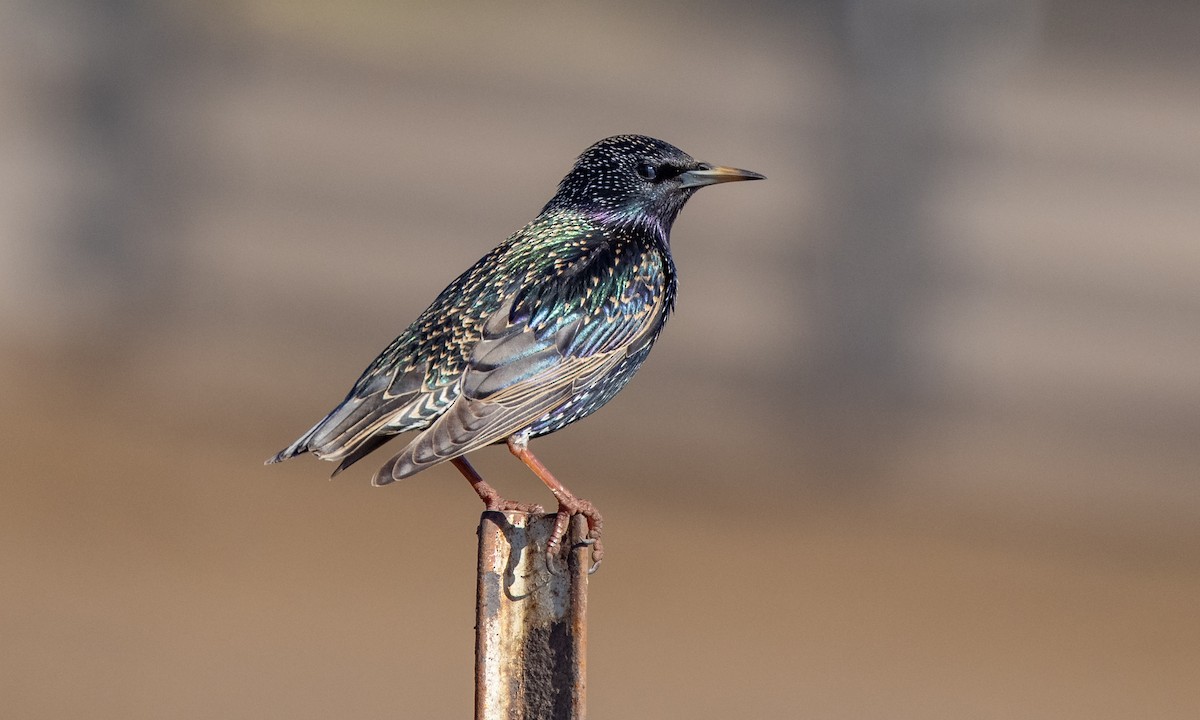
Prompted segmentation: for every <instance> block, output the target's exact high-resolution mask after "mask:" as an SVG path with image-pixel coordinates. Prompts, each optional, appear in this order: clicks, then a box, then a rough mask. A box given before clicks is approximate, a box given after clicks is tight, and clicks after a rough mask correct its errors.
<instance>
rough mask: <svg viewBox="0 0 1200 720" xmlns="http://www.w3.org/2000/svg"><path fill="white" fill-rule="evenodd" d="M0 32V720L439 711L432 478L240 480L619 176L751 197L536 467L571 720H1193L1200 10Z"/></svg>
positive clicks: (174, 19)
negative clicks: (584, 532)
mask: <svg viewBox="0 0 1200 720" xmlns="http://www.w3.org/2000/svg"><path fill="white" fill-rule="evenodd" d="M2 14H3V16H4V21H3V22H2V23H0V153H2V157H3V160H4V161H3V162H2V163H0V382H2V385H3V388H4V390H3V392H2V394H0V397H2V398H3V404H4V413H3V416H2V417H3V419H2V420H0V422H2V423H3V426H2V431H3V432H2V437H3V438H4V441H5V445H6V449H7V452H6V460H5V463H4V466H5V469H4V471H3V473H0V583H2V584H0V648H2V650H0V716H3V717H5V718H75V717H88V718H121V719H130V718H180V719H184V718H276V717H278V718H284V717H286V718H332V717H355V718H390V717H420V718H462V717H468V716H469V714H470V712H471V707H472V700H471V672H472V648H473V645H472V637H473V631H472V623H473V603H474V596H473V592H474V590H473V582H474V573H473V568H474V552H475V550H474V543H475V536H474V529H475V524H476V521H477V517H478V513H479V510H480V508H479V507H478V500H477V499H476V498H475V496H474V494H473V493H471V492H470V490H469V488H468V487H467V485H466V483H464V482H463V481H462V480H461V479H460V478H459V477H458V475H457V473H455V472H454V471H453V470H452V469H447V468H436V469H433V470H431V471H429V472H426V473H423V474H421V475H419V476H417V477H415V478H412V479H411V480H409V481H406V482H404V483H401V484H399V485H396V486H392V487H389V488H387V489H374V488H371V487H369V485H368V479H369V477H370V475H371V473H372V471H373V469H374V467H375V466H377V465H378V463H379V462H382V461H383V459H385V456H384V455H383V454H382V453H381V455H380V457H378V458H377V459H376V458H372V459H370V460H368V461H365V462H363V463H361V464H360V465H359V466H356V467H355V468H354V469H353V470H352V471H350V472H347V473H346V474H345V475H343V476H341V477H339V478H338V480H337V481H336V482H332V483H331V482H328V481H326V479H325V478H326V477H327V474H328V473H329V471H330V470H331V469H332V466H330V465H328V464H325V463H318V462H316V461H314V460H312V459H311V458H302V459H298V460H294V461H291V462H289V463H287V464H285V465H282V466H273V467H269V468H268V467H263V466H262V464H261V463H262V460H263V459H264V458H266V457H267V456H269V455H270V454H272V453H274V452H275V451H276V450H278V449H279V448H280V447H282V446H283V445H285V444H286V443H288V442H290V441H291V440H292V439H293V438H294V437H296V436H297V435H298V434H299V433H300V432H302V431H303V430H304V429H305V428H307V427H308V426H309V425H311V424H312V423H313V422H314V421H316V420H317V419H318V418H319V417H320V416H321V415H322V414H323V413H324V412H325V411H327V410H328V409H329V408H330V407H331V406H332V405H333V403H335V402H336V401H337V400H339V399H340V398H341V397H342V394H343V393H344V392H345V390H346V389H347V388H348V386H349V384H350V383H351V382H352V381H353V380H354V378H355V377H356V376H357V374H358V373H359V371H360V370H361V369H362V368H363V366H365V364H366V363H367V362H368V361H370V359H371V358H372V357H374V355H375V353H376V352H377V351H379V350H380V349H381V348H382V347H383V346H384V345H385V344H386V343H387V342H388V341H389V340H391V338H392V337H393V336H394V335H395V334H397V333H398V332H399V331H400V330H401V329H402V328H403V327H404V325H406V324H407V322H408V321H409V320H411V319H412V318H413V317H415V316H416V314H417V313H418V312H420V310H421V309H422V308H423V307H424V306H425V303H427V302H428V301H429V300H430V299H432V297H433V296H434V295H435V294H436V293H437V292H438V291H439V290H440V289H441V288H442V287H443V286H444V285H445V284H446V283H447V282H448V281H449V280H450V279H452V278H453V277H454V276H455V275H456V274H457V273H458V272H459V271H461V270H462V269H464V268H466V267H467V266H468V265H469V264H470V263H471V262H473V261H474V260H475V259H476V258H477V257H478V256H480V255H481V254H482V253H484V252H485V251H486V250H487V249H489V248H490V247H491V246H492V245H494V244H495V243H497V242H499V241H500V240H501V239H502V238H503V237H504V236H506V235H507V234H508V233H510V232H512V231H513V230H515V229H516V228H518V227H519V226H520V225H522V224H523V223H524V222H525V221H527V220H528V219H529V218H531V217H532V215H533V214H534V213H535V212H536V211H537V210H538V208H540V207H541V205H542V203H544V202H545V200H546V199H547V198H548V197H549V196H550V194H551V193H552V191H553V189H554V187H555V184H556V183H557V181H558V180H559V178H560V177H561V176H562V175H563V174H564V173H565V172H566V170H567V169H568V168H569V167H570V164H571V161H572V159H573V158H574V157H575V156H576V155H577V154H578V153H579V152H580V151H581V150H583V148H584V147H586V146H587V145H588V144H590V143H591V142H593V141H595V140H597V139H599V138H601V137H604V136H606V135H610V134H614V133H622V132H641V133H646V134H650V135H655V136H658V137H662V138H663V139H666V140H668V141H670V142H673V143H675V144H677V145H679V146H681V147H682V148H684V149H685V150H687V151H689V152H691V153H692V154H694V155H696V156H697V157H699V158H701V159H705V160H709V161H713V162H719V163H723V164H730V165H735V166H738V167H746V168H750V169H753V170H757V171H760V172H762V173H764V174H766V175H767V176H768V177H769V178H770V179H769V180H768V181H767V182H763V183H753V184H746V185H740V186H729V187H722V188H719V189H713V190H706V191H705V192H703V193H701V194H700V195H699V196H698V197H697V198H696V199H694V200H693V201H692V203H691V204H690V205H689V207H688V208H687V210H686V211H685V212H684V213H683V216H682V217H681V219H680V220H679V222H678V223H677V224H676V227H675V233H674V247H675V252H676V256H677V260H678V263H679V268H680V273H681V276H682V286H681V295H680V298H679V305H678V311H677V314H676V316H675V318H674V319H673V320H672V322H671V323H670V325H669V326H668V328H667V331H666V332H665V334H664V336H663V338H662V340H661V341H660V343H659V346H658V349H657V350H656V351H655V353H654V355H653V357H652V358H651V360H650V361H649V363H648V364H647V366H646V368H645V369H644V370H643V371H642V373H641V374H640V375H639V377H638V378H637V379H636V380H635V381H634V382H633V383H632V384H631V386H630V387H629V389H628V390H627V391H626V392H625V393H624V394H622V395H621V396H620V397H619V398H618V399H617V400H615V401H614V402H613V403H612V405H611V406H610V407H608V408H606V409H605V410H604V411H603V412H601V413H599V414H597V415H596V416H594V417H593V418H591V419H589V420H588V421H587V422H585V423H581V424H579V425H576V426H573V427H572V428H570V429H568V430H566V431H564V432H562V433H559V434H557V435H554V436H552V437H549V438H545V439H542V440H539V441H537V444H536V447H537V448H538V451H539V454H540V455H542V457H543V459H545V460H546V462H547V463H548V464H549V465H550V467H551V468H553V469H555V471H556V472H557V473H558V474H559V476H560V477H561V478H563V479H564V480H565V481H566V482H567V484H568V485H569V486H571V487H572V488H573V489H575V490H576V491H577V492H578V493H580V494H581V495H583V496H585V497H589V498H590V499H592V500H593V501H595V502H596V503H597V504H598V505H599V506H600V508H601V509H602V510H603V511H604V512H605V517H606V520H607V534H606V545H607V551H608V559H607V560H606V561H605V564H604V566H603V568H602V569H601V571H600V572H599V573H598V574H597V575H595V576H594V577H593V580H592V585H591V615H590V627H591V648H590V653H591V654H590V657H589V680H590V693H589V698H590V709H591V714H592V716H593V717H595V718H643V717H645V718H729V717H731V716H733V717H746V718H750V717H763V718H767V717H772V718H776V717H778V718H788V717H797V718H801V717H804V718H808V717H812V718H847V719H863V718H879V719H881V720H896V719H908V718H911V719H913V720H918V719H920V720H925V719H929V718H1068V717H1074V718H1092V719H1095V718H1114V719H1117V718H1121V719H1125V718H1158V719H1167V718H1180V719H1183V718H1196V717H1200V611H1198V609H1200V484H1198V480H1200V443H1198V442H1197V439H1198V436H1200V362H1198V360H1200V202H1198V195H1200V85H1198V84H1197V83H1196V69H1197V67H1200V44H1198V43H1197V42H1196V38H1197V36H1198V34H1200V5H1197V4H1196V3H1193V2H1186V1H1184V0H1180V1H1179V2H1165V1H1161V0H1156V1H1152V2H1144V3H1136V4H1135V3H1121V2H1089V1H1086V0H1042V1H1040V2H1039V1H1036V0H970V1H968V2H962V1H957V0H899V1H896V0H890V1H889V0H857V1H853V0H846V1H845V2H836V1H834V0H829V1H828V2H809V3H803V2H796V3H792V2H760V3H755V2H747V3H738V4H732V3H731V4H724V3H715V2H688V3H685V2H668V1H660V2H638V3H633V2H628V3H620V4H612V3H580V4H571V5H566V4H556V3H525V4H521V5H503V4H492V5H487V6H486V7H477V6H470V5H455V4H447V3H409V2H383V1H382V0H353V1H351V2H345V3H318V2H312V1H311V0H304V1H303V2H294V1H293V2H283V1H281V0H250V1H248V2H220V3H200V2H182V1H181V2H158V3H155V2H148V1H139V0H55V1H54V2H41V1H39V0H13V1H12V2H10V3H9V4H8V5H7V6H6V7H5V8H4V10H3V13H2ZM477 465H478V466H479V467H480V469H481V471H483V472H484V474H485V475H486V476H488V477H489V478H491V479H492V481H493V482H494V484H496V485H497V486H499V487H500V488H501V489H502V490H504V491H506V493H507V494H510V495H512V496H514V497H520V498H523V499H538V500H542V501H544V502H550V498H549V496H548V494H547V493H546V492H545V491H544V490H543V489H542V488H540V486H539V484H538V483H537V482H536V480H534V479H533V478H532V477H531V476H530V475H529V474H528V473H527V472H526V471H525V470H524V469H523V468H522V467H521V466H520V465H519V463H516V462H515V461H514V460H512V459H511V458H510V457H508V455H507V453H505V452H503V451H502V450H499V449H490V450H487V451H484V452H482V453H480V455H479V456H478V462H477Z"/></svg>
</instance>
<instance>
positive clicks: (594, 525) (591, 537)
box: [546, 493, 604, 575]
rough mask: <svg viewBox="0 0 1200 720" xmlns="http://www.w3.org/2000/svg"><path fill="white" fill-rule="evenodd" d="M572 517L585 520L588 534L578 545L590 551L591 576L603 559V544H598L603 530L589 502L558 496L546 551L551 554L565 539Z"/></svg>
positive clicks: (601, 518)
mask: <svg viewBox="0 0 1200 720" xmlns="http://www.w3.org/2000/svg"><path fill="white" fill-rule="evenodd" d="M556 494H558V493H556ZM573 515H582V516H583V517H584V518H585V519H586V520H587V524H588V533H587V535H586V536H584V538H583V539H582V540H580V541H579V544H581V545H586V546H589V547H591V549H592V564H591V566H590V567H589V568H588V574H589V575H591V574H592V573H594V572H596V570H597V568H599V567H600V561H601V560H603V559H604V544H603V543H601V542H600V533H601V532H603V530H604V518H603V517H601V515H600V511H599V510H597V509H596V506H595V505H593V504H592V503H591V502H590V501H588V500H581V499H579V498H577V497H574V496H570V495H566V496H564V495H559V498H558V512H557V513H556V517H555V518H554V529H553V530H552V531H551V533H550V543H549V546H548V547H547V548H546V551H547V552H549V553H553V552H554V550H555V548H557V547H558V546H559V544H560V543H561V542H562V541H563V540H565V539H566V536H567V530H568V528H569V526H570V522H571V517H572V516H573Z"/></svg>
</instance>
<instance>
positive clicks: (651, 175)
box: [637, 163, 658, 182]
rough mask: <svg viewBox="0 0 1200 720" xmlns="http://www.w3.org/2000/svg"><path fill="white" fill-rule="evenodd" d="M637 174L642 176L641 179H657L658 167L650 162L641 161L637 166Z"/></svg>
mask: <svg viewBox="0 0 1200 720" xmlns="http://www.w3.org/2000/svg"><path fill="white" fill-rule="evenodd" d="M637 174H638V175H640V176H642V179H644V180H650V181H652V182H653V181H654V180H657V179H658V168H656V167H654V166H653V165H651V164H650V163H642V164H640V165H638V166H637Z"/></svg>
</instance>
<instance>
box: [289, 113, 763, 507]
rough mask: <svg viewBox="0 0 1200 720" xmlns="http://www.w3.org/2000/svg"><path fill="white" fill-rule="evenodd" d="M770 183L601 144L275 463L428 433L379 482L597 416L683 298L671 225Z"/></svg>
mask: <svg viewBox="0 0 1200 720" xmlns="http://www.w3.org/2000/svg"><path fill="white" fill-rule="evenodd" d="M759 177H761V176H760V175H757V174H756V173H751V172H748V171H743V170H734V169H732V168H714V167H712V166H710V165H707V164H705V163H698V162H696V161H695V160H694V159H692V158H691V157H690V156H689V155H687V154H686V153H684V152H683V151H681V150H679V149H678V148H675V147H673V146H671V145H669V144H667V143H664V142H662V141H661V140H654V139H652V138H647V137H643V136H638V135H625V136H617V137H612V138H608V139H606V140H602V141H600V142H599V143H596V144H595V145H593V146H592V147H591V148H589V149H588V150H587V151H585V152H584V153H583V155H581V156H580V158H579V160H578V161H577V162H576V164H575V167H574V168H573V169H572V170H571V172H570V173H569V174H568V175H567V176H566V177H565V178H563V181H562V182H561V183H560V185H559V188H558V192H557V193H556V194H555V196H554V197H553V198H552V199H551V200H550V202H549V203H547V205H546V207H545V208H543V210H542V212H541V213H540V214H539V215H538V216H537V218H535V219H534V220H533V221H532V222H530V223H529V224H528V225H526V226H525V227H524V228H522V229H521V230H519V231H518V232H516V233H515V234H513V235H512V236H511V237H509V238H508V239H507V240H506V241H504V242H503V243H501V244H500V245H499V246H497V247H496V248H495V249H493V250H492V251H491V252H489V253H488V254H487V255H485V256H484V257H483V258H481V259H480V260H479V261H478V262H477V263H475V265H473V266H472V267H471V268H470V269H468V270H467V271H466V272H464V273H463V274H462V275H460V276H459V277H458V278H457V279H456V280H455V281H454V282H452V283H451V284H450V285H449V286H448V287H447V288H446V289H445V290H443V291H442V292H441V294H439V295H438V297H437V298H436V299H435V300H434V301H433V303H432V304H431V305H430V306H429V308H428V309H426V310H425V312H423V313H422V314H421V316H420V317H418V318H417V319H416V321H415V322H413V323H412V325H410V326H409V327H408V329H407V330H405V331H404V333H402V334H401V335H400V336H399V337H398V338H396V340H394V341H393V342H392V344H391V345H389V346H388V347H387V349H385V350H384V351H383V353H381V354H380V355H379V357H377V358H376V359H375V360H374V361H373V362H372V363H371V364H370V366H368V367H367V369H366V370H365V371H364V372H363V374H362V376H361V377H359V379H358V381H357V382H356V383H355V384H354V387H353V388H352V389H351V391H350V393H349V394H348V395H347V396H346V398H345V400H343V401H342V403H341V404H340V405H338V407H336V408H335V409H334V410H333V411H332V412H331V413H330V414H329V415H328V416H326V417H325V418H324V419H323V420H322V421H321V422H319V423H317V424H316V425H315V426H314V427H313V428H312V429H311V430H309V431H308V432H307V433H305V434H304V435H303V436H301V437H300V439H298V440H297V441H296V442H295V443H293V444H292V445H291V446H289V447H288V448H286V449H284V450H283V451H281V452H280V453H279V454H278V455H276V456H275V457H273V458H271V460H269V461H268V462H278V461H280V460H284V459H286V458H289V457H292V456H294V455H297V454H300V453H303V452H312V453H313V454H315V455H317V457H320V458H322V459H325V460H334V461H339V462H340V464H339V466H338V470H337V471H340V470H342V469H344V468H346V467H348V466H349V465H351V464H352V463H354V462H356V461H357V460H359V459H361V458H362V457H363V456H364V455H366V454H367V453H369V452H371V451H373V450H374V449H376V448H378V447H379V446H380V445H382V444H383V443H384V442H386V441H387V440H389V439H390V438H392V437H394V436H395V435H397V434H399V433H402V432H405V431H409V430H417V431H420V432H419V434H418V435H417V436H416V437H414V438H413V439H412V440H411V441H410V443H409V444H408V446H407V447H405V448H404V449H403V450H402V451H401V452H400V453H399V454H398V455H396V456H395V457H393V458H392V459H391V460H389V461H388V463H387V464H385V465H384V466H383V467H382V468H381V469H380V470H379V472H378V473H377V474H376V476H375V482H376V483H377V484H385V483H388V482H391V481H393V480H398V479H400V478H404V477H407V476H409V475H412V474H413V473H416V472H419V471H420V470H422V469H424V468H426V467H429V466H431V465H435V464H437V463H440V462H444V461H446V460H452V459H455V458H459V457H460V456H463V455H465V454H466V453H469V452H472V451H473V450H476V449H478V448H480V447H483V446H485V445H489V444H491V443H494V442H500V441H505V440H508V441H509V442H510V446H512V447H514V448H515V447H517V446H518V445H519V447H520V448H521V449H522V451H523V452H526V453H527V451H526V450H524V447H525V446H524V443H525V442H526V441H527V440H528V438H531V437H537V436H539V435H545V434H546V433H550V432H554V431H555V430H558V429H560V428H562V427H564V426H566V425H568V424H569V423H572V422H574V421H576V420H578V419H580V418H583V417H586V416H587V415H589V414H591V413H592V412H594V411H596V410H597V409H599V408H600V407H601V406H602V405H604V404H605V403H606V402H608V401H609V400H610V399H612V397H613V396H614V395H615V394H616V393H617V392H618V391H619V390H620V389H621V388H622V387H624V385H625V384H626V383H627V382H628V381H629V379H630V378H631V377H632V376H633V374H634V373H635V372H636V371H637V369H638V367H640V366H641V363H642V362H643V361H644V360H645V358H646V355H647V353H649V351H650V347H651V346H652V345H653V343H654V341H655V339H656V338H657V337H658V334H659V332H660V331H661V330H662V326H663V323H664V322H665V321H666V318H667V316H668V315H669V314H670V312H671V310H672V308H673V306H674V301H675V265H674V262H673V261H672V259H671V252H670V245H669V235H670V228H671V224H672V222H673V221H674V219H675V217H676V216H677V215H678V213H679V211H680V209H681V208H682V207H683V205H684V203H685V202H686V201H687V200H688V198H690V197H691V195H692V194H693V193H694V192H695V190H696V188H698V187H701V186H703V185H708V184H712V183H716V182H726V181H730V180H749V179H755V178H759ZM514 443H516V444H515V445H514ZM514 452H516V450H515V449H514ZM456 464H457V461H456ZM468 467H469V466H468ZM460 469H463V466H462V465H460ZM337 471H335V472H337ZM464 473H466V471H465V470H464ZM468 477H469V478H470V476H468ZM543 479H545V478H543ZM479 482H482V480H479ZM474 483H475V481H473V484H474ZM477 489H478V487H477ZM564 492H565V491H564ZM482 495H483V493H481V496H482ZM561 502H562V498H560V504H561ZM597 517H598V515H597Z"/></svg>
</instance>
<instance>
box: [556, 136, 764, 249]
mask: <svg viewBox="0 0 1200 720" xmlns="http://www.w3.org/2000/svg"><path fill="white" fill-rule="evenodd" d="M761 179H763V176H762V175H759V174H758V173H756V172H751V171H749V170H738V169H737V168H730V167H720V166H714V165H710V164H708V163H704V162H698V161H697V160H696V159H695V158H693V157H692V156H691V155H688V154H687V153H685V152H684V151H682V150H680V149H679V148H677V147H675V146H674V145H671V144H670V143H666V142H663V141H662V140H656V139H654V138H652V137H646V136H645V135H614V136H613V137H609V138H605V139H603V140H601V141H600V142H598V143H596V144H595V145H592V146H591V147H590V148H588V149H587V150H585V151H584V152H583V154H582V155H580V156H579V159H578V160H576V161H575V167H573V168H571V172H569V173H567V176H566V177H564V178H563V179H562V182H561V183H559V185H558V192H557V193H555V195H554V197H553V198H552V199H551V200H550V202H549V203H548V204H547V205H546V208H545V210H577V211H581V212H586V213H589V214H592V215H595V216H598V217H601V218H604V219H609V220H614V221H619V222H635V223H646V224H649V225H651V226H656V227H658V228H660V229H661V231H662V233H663V235H664V236H665V235H666V234H667V233H668V232H669V231H670V228H671V223H672V222H674V220H675V217H676V216H677V215H678V214H679V211H680V210H681V209H682V208H683V205H684V203H686V202H687V201H688V198H690V197H691V196H692V194H693V193H695V192H696V190H697V189H699V188H701V187H704V186H705V185H713V184H716V183H722V182H732V181H735V180H761Z"/></svg>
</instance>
